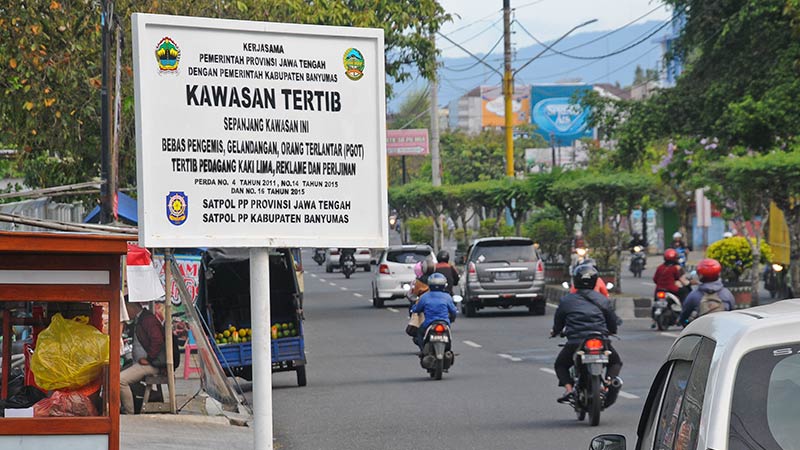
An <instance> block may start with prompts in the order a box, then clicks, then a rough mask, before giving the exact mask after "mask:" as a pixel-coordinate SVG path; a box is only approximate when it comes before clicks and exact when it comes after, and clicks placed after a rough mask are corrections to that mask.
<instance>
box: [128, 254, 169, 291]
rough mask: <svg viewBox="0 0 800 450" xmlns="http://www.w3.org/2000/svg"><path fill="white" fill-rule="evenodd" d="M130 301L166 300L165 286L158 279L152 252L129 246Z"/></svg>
mask: <svg viewBox="0 0 800 450" xmlns="http://www.w3.org/2000/svg"><path fill="white" fill-rule="evenodd" d="M126 273H127V276H128V301H129V302H149V301H153V300H163V299H164V285H163V284H161V279H160V278H159V277H158V272H157V271H156V268H155V267H153V261H152V259H151V258H150V252H149V251H147V249H146V248H142V247H139V246H138V245H134V244H128V257H127V270H126Z"/></svg>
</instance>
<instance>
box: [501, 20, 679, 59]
mask: <svg viewBox="0 0 800 450" xmlns="http://www.w3.org/2000/svg"><path fill="white" fill-rule="evenodd" d="M672 21H673V20H672V19H670V20H668V21H666V22H665V23H663V24H661V25H660V26H659V27H657V28H656V29H655V30H653V31H652V32H650V33H648V34H647V35H646V36H645V37H643V38H641V39H639V40H638V41H636V42H634V43H632V44H630V45H628V46H626V47H623V48H620V49H618V50H615V51H613V52H611V53H606V54H605V55H598V56H580V55H570V54H568V53H564V52H562V51H560V50H556V49H554V48H553V47H552V46H550V45H547V44H545V43H543V42H542V41H540V40H539V39H537V38H536V37H535V36H534V35H532V34H531V33H530V31H528V29H527V28H525V26H523V25H522V24H521V23H519V22H517V24H518V25H519V26H520V28H522V30H523V31H524V32H525V33H527V34H528V36H530V37H531V38H533V40H534V41H536V42H538V43H539V44H540V45H542V46H543V47H545V48H546V49H547V50H550V51H552V52H553V53H555V54H558V55H561V56H564V57H566V58H571V59H580V60H596V59H597V60H599V59H606V58H610V57H612V56H615V55H619V54H620V53H625V52H627V51H628V50H630V49H632V48H635V47H637V46H638V45H641V44H642V43H644V42H645V41H647V40H648V39H650V38H651V37H653V36H655V35H656V33H658V32H659V31H661V30H663V29H664V28H666V27H667V26H668V25H670V24H671V23H672Z"/></svg>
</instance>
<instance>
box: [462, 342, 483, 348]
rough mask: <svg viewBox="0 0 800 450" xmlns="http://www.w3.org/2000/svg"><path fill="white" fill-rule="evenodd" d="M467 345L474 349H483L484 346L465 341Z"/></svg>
mask: <svg viewBox="0 0 800 450" xmlns="http://www.w3.org/2000/svg"><path fill="white" fill-rule="evenodd" d="M464 343H465V344H467V345H469V346H470V347H472V348H481V347H482V345H480V344H478V343H475V342H472V341H464Z"/></svg>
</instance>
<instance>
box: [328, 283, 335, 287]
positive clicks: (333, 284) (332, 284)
mask: <svg viewBox="0 0 800 450" xmlns="http://www.w3.org/2000/svg"><path fill="white" fill-rule="evenodd" d="M328 284H330V285H331V286H336V283H331V282H329V283H328Z"/></svg>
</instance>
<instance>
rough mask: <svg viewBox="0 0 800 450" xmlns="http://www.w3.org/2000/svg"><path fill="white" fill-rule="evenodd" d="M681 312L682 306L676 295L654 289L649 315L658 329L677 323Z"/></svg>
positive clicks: (665, 328) (667, 327)
mask: <svg viewBox="0 0 800 450" xmlns="http://www.w3.org/2000/svg"><path fill="white" fill-rule="evenodd" d="M681 312H683V308H682V307H681V300H680V299H679V298H678V296H677V295H675V294H673V293H671V292H667V291H656V297H655V298H654V299H653V307H652V309H651V311H650V317H652V318H653V321H655V323H656V327H658V331H664V330H667V329H669V327H673V326H676V325H678V318H680V316H681Z"/></svg>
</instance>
